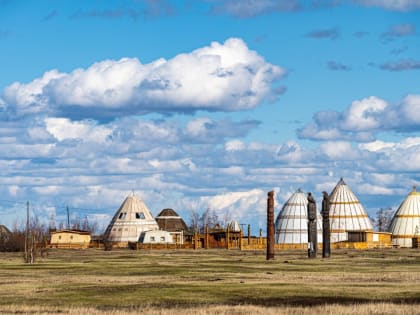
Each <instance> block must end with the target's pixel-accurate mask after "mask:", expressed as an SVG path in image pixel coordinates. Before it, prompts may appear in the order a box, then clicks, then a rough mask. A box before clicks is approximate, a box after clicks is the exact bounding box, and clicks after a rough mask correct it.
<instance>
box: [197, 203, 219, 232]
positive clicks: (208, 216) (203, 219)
mask: <svg viewBox="0 0 420 315" xmlns="http://www.w3.org/2000/svg"><path fill="white" fill-rule="evenodd" d="M206 226H208V227H209V228H211V229H213V228H221V227H223V226H224V223H223V222H222V220H220V219H219V216H218V215H217V213H216V211H215V210H212V209H210V208H207V209H206V210H205V211H204V212H203V213H201V214H200V213H199V212H198V211H196V210H193V209H192V210H191V216H190V228H191V229H192V230H194V231H197V232H199V233H204V230H205V228H206Z"/></svg>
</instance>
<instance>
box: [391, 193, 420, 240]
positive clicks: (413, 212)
mask: <svg viewBox="0 0 420 315" xmlns="http://www.w3.org/2000/svg"><path fill="white" fill-rule="evenodd" d="M389 231H390V232H391V233H392V244H394V245H399V246H400V247H411V246H412V238H413V237H418V236H420V192H418V191H417V190H416V187H414V188H413V191H412V192H410V193H409V194H408V196H407V197H406V198H405V199H404V201H403V202H402V204H401V205H400V207H399V208H398V210H397V212H395V215H394V217H393V219H392V222H391V225H390V228H389Z"/></svg>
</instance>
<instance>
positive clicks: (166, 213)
mask: <svg viewBox="0 0 420 315" xmlns="http://www.w3.org/2000/svg"><path fill="white" fill-rule="evenodd" d="M156 222H157V223H158V225H159V229H161V230H164V231H168V232H176V231H186V230H188V227H187V225H186V224H185V222H184V220H183V219H182V218H181V217H180V216H179V215H178V213H176V211H175V210H174V209H170V208H166V209H163V210H162V211H161V212H160V213H159V214H158V216H157V217H156Z"/></svg>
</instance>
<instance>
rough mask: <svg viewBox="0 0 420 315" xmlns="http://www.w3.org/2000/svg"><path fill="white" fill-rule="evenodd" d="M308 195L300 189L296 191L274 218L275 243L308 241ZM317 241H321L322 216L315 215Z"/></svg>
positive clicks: (302, 242)
mask: <svg viewBox="0 0 420 315" xmlns="http://www.w3.org/2000/svg"><path fill="white" fill-rule="evenodd" d="M307 208H308V197H307V195H306V194H305V193H304V192H303V191H302V190H300V189H299V190H298V191H296V192H295V193H294V194H293V195H292V196H291V197H290V198H289V200H287V201H286V203H285V204H284V206H283V208H282V209H281V211H280V213H279V214H278V216H277V218H276V223H275V226H276V243H278V244H306V243H308V209H307ZM317 227H318V242H319V243H321V242H322V217H321V215H320V214H319V213H318V215H317Z"/></svg>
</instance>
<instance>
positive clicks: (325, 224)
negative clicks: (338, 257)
mask: <svg viewBox="0 0 420 315" xmlns="http://www.w3.org/2000/svg"><path fill="white" fill-rule="evenodd" d="M322 194H323V196H324V198H323V199H322V210H321V215H322V257H323V258H328V257H330V256H331V246H330V244H331V241H330V197H329V196H328V193H327V192H325V191H323V192H322Z"/></svg>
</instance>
